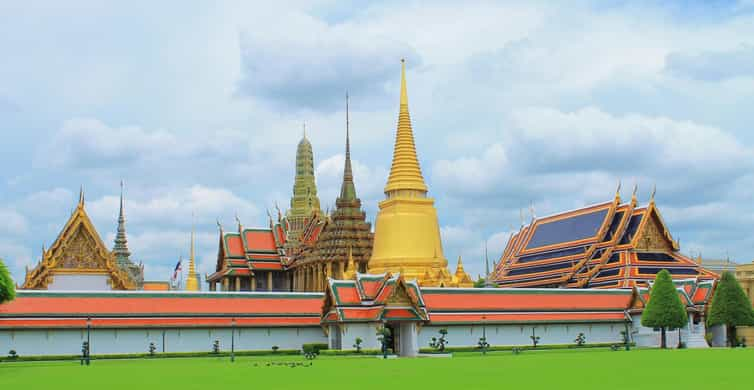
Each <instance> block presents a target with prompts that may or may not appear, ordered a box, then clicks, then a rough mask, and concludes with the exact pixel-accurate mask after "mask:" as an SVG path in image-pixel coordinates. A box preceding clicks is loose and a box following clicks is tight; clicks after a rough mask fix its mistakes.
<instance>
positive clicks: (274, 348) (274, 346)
mask: <svg viewBox="0 0 754 390" xmlns="http://www.w3.org/2000/svg"><path fill="white" fill-rule="evenodd" d="M278 349H280V347H278V346H277V345H273V346H272V353H278Z"/></svg>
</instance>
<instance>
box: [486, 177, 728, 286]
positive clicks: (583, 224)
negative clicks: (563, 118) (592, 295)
mask: <svg viewBox="0 0 754 390" xmlns="http://www.w3.org/2000/svg"><path fill="white" fill-rule="evenodd" d="M662 269H667V270H668V271H669V272H670V273H671V275H672V276H673V278H674V279H688V278H699V279H702V280H712V279H714V278H715V277H716V275H715V274H714V273H712V272H710V271H708V270H706V269H704V268H703V267H701V266H700V265H699V264H697V263H696V262H694V261H693V260H692V259H690V258H688V257H686V256H684V255H682V254H681V253H680V252H679V246H678V242H677V241H675V240H673V238H672V236H671V235H670V232H669V230H668V228H667V225H666V224H665V222H664V221H663V219H662V216H661V215H660V212H659V210H658V209H657V206H656V204H655V200H654V194H653V195H652V197H651V200H650V202H649V204H648V205H647V206H643V207H639V206H638V205H637V200H636V190H634V194H633V196H632V199H631V202H629V203H622V202H621V199H620V196H619V195H618V194H617V193H616V196H615V199H614V200H613V201H610V202H605V203H601V204H597V205H593V206H588V207H585V208H582V209H578V210H573V211H568V212H565V213H561V214H556V215H552V216H548V217H544V218H534V219H533V220H532V222H531V223H530V224H528V225H525V226H522V227H521V229H520V230H519V232H517V233H515V234H513V235H512V236H511V238H510V239H509V241H508V245H507V246H506V248H505V251H504V252H503V255H502V258H501V261H500V263H499V265H498V266H497V269H496V270H495V278H494V279H495V281H496V282H497V284H498V285H500V286H504V287H569V288H583V287H599V288H615V287H618V288H630V287H633V286H645V285H647V283H648V282H649V281H652V280H654V279H655V275H656V274H657V273H658V272H659V271H660V270H662Z"/></svg>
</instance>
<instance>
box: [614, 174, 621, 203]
mask: <svg viewBox="0 0 754 390" xmlns="http://www.w3.org/2000/svg"><path fill="white" fill-rule="evenodd" d="M621 187H623V183H622V182H621V180H620V179H618V188H616V189H615V199H616V200H617V201H619V202H620V189H621Z"/></svg>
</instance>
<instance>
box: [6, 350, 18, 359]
mask: <svg viewBox="0 0 754 390" xmlns="http://www.w3.org/2000/svg"><path fill="white" fill-rule="evenodd" d="M8 359H11V360H16V359H18V353H16V350H15V349H11V350H10V351H8Z"/></svg>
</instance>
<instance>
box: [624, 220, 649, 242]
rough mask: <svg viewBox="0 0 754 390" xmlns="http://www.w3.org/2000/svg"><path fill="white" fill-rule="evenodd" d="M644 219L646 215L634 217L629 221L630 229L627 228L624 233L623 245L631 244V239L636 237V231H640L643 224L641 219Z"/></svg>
mask: <svg viewBox="0 0 754 390" xmlns="http://www.w3.org/2000/svg"><path fill="white" fill-rule="evenodd" d="M643 217H644V214H639V215H634V216H632V217H631V220H630V221H628V227H626V232H625V233H623V238H621V239H620V243H621V245H623V244H628V243H629V242H631V239H632V238H633V237H634V234H636V230H637V229H639V224H641V219H642V218H643Z"/></svg>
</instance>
